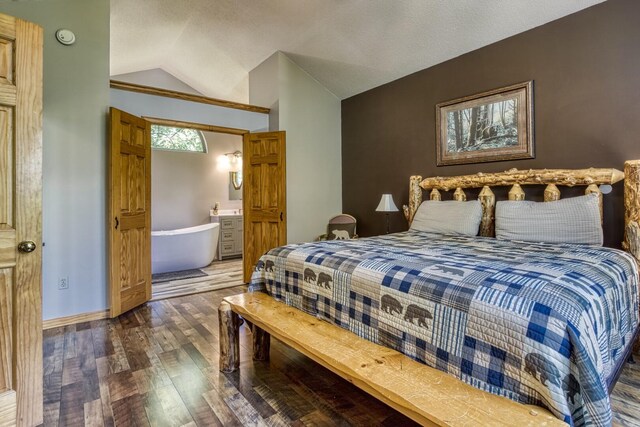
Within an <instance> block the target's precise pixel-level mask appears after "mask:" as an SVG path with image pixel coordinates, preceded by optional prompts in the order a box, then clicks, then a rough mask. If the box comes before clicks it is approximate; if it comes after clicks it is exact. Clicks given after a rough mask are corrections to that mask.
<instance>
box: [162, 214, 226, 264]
mask: <svg viewBox="0 0 640 427" xmlns="http://www.w3.org/2000/svg"><path fill="white" fill-rule="evenodd" d="M219 226H220V224H215V223H213V224H204V225H197V226H195V227H189V228H180V229H178V230H167V231H152V232H151V273H153V274H156V273H166V272H168V271H180V270H189V269H192V268H201V267H206V266H207V265H209V264H210V263H211V261H213V259H214V258H215V257H216V254H217V251H218V236H219V233H220V228H219Z"/></svg>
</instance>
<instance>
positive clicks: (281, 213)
mask: <svg viewBox="0 0 640 427" xmlns="http://www.w3.org/2000/svg"><path fill="white" fill-rule="evenodd" d="M282 215H283V212H280V221H282V220H283V219H282Z"/></svg>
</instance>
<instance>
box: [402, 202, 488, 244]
mask: <svg viewBox="0 0 640 427" xmlns="http://www.w3.org/2000/svg"><path fill="white" fill-rule="evenodd" d="M481 220H482V205H481V204H480V202H479V201H478V200H471V201H469V202H458V201H455V200H447V201H443V202H440V201H436V200H427V201H425V202H422V204H421V205H420V207H418V211H417V212H416V214H415V216H414V217H413V222H412V223H411V230H416V231H427V232H430V233H440V234H462V235H465V236H477V235H478V229H479V228H480V221H481Z"/></svg>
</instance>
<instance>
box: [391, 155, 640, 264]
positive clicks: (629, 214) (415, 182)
mask: <svg viewBox="0 0 640 427" xmlns="http://www.w3.org/2000/svg"><path fill="white" fill-rule="evenodd" d="M623 179H624V180H625V186H624V200H625V232H624V243H623V248H624V249H625V250H626V251H628V252H630V253H631V254H633V256H634V257H635V258H636V259H637V260H638V261H640V160H630V161H627V162H625V166H624V172H622V171H620V170H617V169H606V168H589V169H528V170H518V169H510V170H508V171H505V172H498V173H482V172H480V173H477V174H475V175H462V176H451V177H431V178H425V179H422V177H421V176H419V175H414V176H412V177H411V178H410V180H409V205H408V206H407V205H404V206H403V210H404V215H405V217H406V219H407V221H409V224H411V222H412V221H413V217H414V215H415V213H416V211H417V210H418V207H419V206H420V204H421V203H422V191H423V190H431V193H430V195H429V198H430V199H431V200H442V195H441V193H440V192H441V191H450V190H455V191H454V193H453V199H454V200H457V201H465V200H466V199H467V196H466V194H465V192H464V190H465V189H468V188H482V190H481V191H480V194H479V196H478V200H480V203H481V204H482V222H481V223H480V235H481V236H487V237H492V236H494V234H495V227H494V212H495V204H496V198H495V195H494V193H493V191H491V187H498V186H511V189H510V190H509V200H524V199H525V193H524V190H523V189H522V186H523V185H546V186H547V187H546V188H545V190H544V201H545V202H549V201H554V200H558V199H560V190H559V189H558V187H557V186H558V185H564V186H568V187H574V186H585V187H586V189H585V194H589V193H596V194H598V196H599V197H600V212H601V214H602V197H603V195H602V192H601V191H600V188H599V187H598V186H599V185H602V184H608V185H612V184H615V183H616V182H619V181H622V180H623Z"/></svg>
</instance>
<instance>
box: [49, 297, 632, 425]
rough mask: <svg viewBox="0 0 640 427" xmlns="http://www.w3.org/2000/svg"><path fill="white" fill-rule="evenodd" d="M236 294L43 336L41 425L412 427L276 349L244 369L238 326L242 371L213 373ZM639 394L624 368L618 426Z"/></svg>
mask: <svg viewBox="0 0 640 427" xmlns="http://www.w3.org/2000/svg"><path fill="white" fill-rule="evenodd" d="M243 290H244V287H235V288H229V289H223V290H218V291H214V292H207V293H200V294H196V295H190V296H186V297H178V298H173V299H166V300H160V301H153V302H150V303H148V304H146V305H145V306H143V307H140V308H138V309H136V310H133V311H131V312H129V313H127V314H125V315H123V316H121V317H120V318H118V319H115V320H101V321H95V322H88V323H80V324H77V325H72V326H68V327H65V328H57V329H50V330H47V331H45V333H44V369H45V371H44V401H45V423H44V424H45V425H46V426H58V425H59V426H83V425H86V426H239V425H259V426H263V425H294V426H303V425H313V426H333V425H359V426H376V425H378V426H405V425H414V424H413V423H412V422H411V421H410V420H409V419H407V418H405V417H404V416H402V415H401V414H399V413H397V412H396V411H394V410H393V409H391V408H389V407H387V406H386V405H384V404H383V403H381V402H379V401H377V400H376V399H374V398H372V397H370V396H369V395H367V394H366V393H364V392H362V391H360V390H359V389H357V388H356V387H355V386H353V385H352V384H350V383H348V382H347V381H344V380H342V379H340V378H339V377H337V376H336V375H334V374H333V373H331V372H330V371H328V370H326V369H325V368H323V367H321V366H319V365H317V364H316V363H314V362H312V361H311V360H310V359H308V358H306V357H304V356H302V355H300V354H299V353H297V352H296V351H294V350H291V349H290V348H288V347H286V346H285V345H283V344H281V343H280V342H278V341H276V340H272V346H271V361H270V362H254V361H252V360H251V352H250V347H251V336H250V334H249V332H248V330H247V328H246V327H244V326H243V327H242V328H241V329H242V338H241V345H242V348H241V355H242V362H241V366H240V371H239V372H236V373H233V374H221V373H220V372H218V330H217V328H218V319H217V308H218V305H219V303H220V300H221V298H222V297H224V296H227V295H233V294H236V293H239V292H242V291H243ZM637 359H638V358H637ZM639 360H640V359H639ZM639 390H640V366H639V365H628V366H627V367H626V368H625V371H624V372H623V374H622V377H621V379H620V381H619V382H618V385H617V386H616V389H615V391H614V394H613V396H612V400H613V405H614V410H615V411H616V423H618V424H620V425H640V399H639V394H640V392H639Z"/></svg>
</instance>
